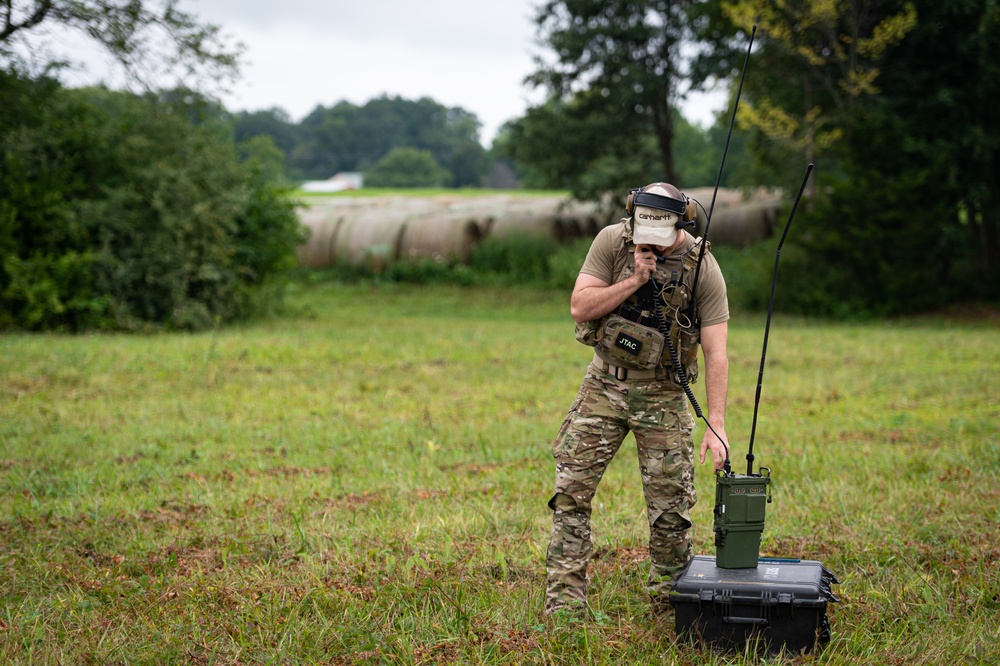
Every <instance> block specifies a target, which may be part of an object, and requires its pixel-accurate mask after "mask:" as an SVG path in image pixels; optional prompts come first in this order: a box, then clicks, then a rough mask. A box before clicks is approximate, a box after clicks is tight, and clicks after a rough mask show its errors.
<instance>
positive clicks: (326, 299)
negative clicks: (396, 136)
mask: <svg viewBox="0 0 1000 666" xmlns="http://www.w3.org/2000/svg"><path fill="white" fill-rule="evenodd" d="M566 300H567V296H566V294H565V293H555V292H545V291H536V290H527V289H524V290H517V289H487V288H475V289H463V288H458V287H438V286H436V287H432V288H426V287H425V288H420V287H414V286H398V285H391V284H390V285H381V286H372V285H370V284H369V285H353V286H344V285H338V284H332V283H325V284H324V283H320V284H314V285H311V286H309V287H304V286H299V287H297V288H296V290H295V291H294V292H293V294H292V298H291V314H289V315H287V316H286V317H284V318H281V319H273V320H268V321H264V322H259V323H255V324H253V325H247V326H245V327H242V328H231V329H226V330H222V331H218V332H215V333H205V334H172V335H167V334H163V335H153V336H147V337H141V336H124V335H103V336H79V337H70V336H57V335H34V336H28V335H6V336H4V337H2V338H0V344H2V345H3V354H2V357H0V370H2V372H0V401H2V402H0V662H2V663H8V662H9V663H15V664H56V663H59V664H77V663H94V664H108V663H191V664H202V663H212V664H236V663H240V664H246V663H251V664H257V663H278V664H286V663H330V664H362V663H363V664H367V663H372V664H375V663H406V664H408V663H495V664H500V663H504V664H508V663H509V664H517V663H532V664H534V663H543V664H544V663H549V664H581V663H608V664H624V663H658V664H659V663H683V664H702V663H705V664H723V663H754V662H755V660H754V659H753V658H751V657H741V656H735V657H734V656H732V655H721V654H716V653H713V652H712V651H709V650H705V649H702V648H692V647H689V646H686V645H683V644H680V645H679V644H677V643H676V642H675V639H674V637H673V632H672V630H671V629H672V628H671V627H670V626H665V625H662V624H657V623H656V622H655V621H654V620H652V619H651V618H650V616H649V615H648V612H647V606H646V598H645V596H644V592H643V583H644V580H645V575H646V566H647V564H646V557H645V543H646V537H647V527H646V519H645V516H644V513H643V505H642V496H641V489H640V482H639V475H638V470H637V469H636V463H635V453H634V451H635V447H634V443H633V442H632V440H631V438H629V440H628V441H627V443H626V445H625V446H624V447H623V449H622V451H621V453H620V454H619V457H618V459H616V460H615V462H614V463H613V464H612V466H611V468H610V470H609V472H608V474H607V476H606V478H605V479H604V481H603V483H602V485H601V488H600V491H599V493H598V496H597V498H596V501H595V505H596V508H595V516H594V528H595V532H596V535H597V557H596V559H595V561H594V562H593V567H592V574H593V582H592V596H591V601H592V604H593V607H594V610H595V612H596V615H595V618H594V619H593V620H592V621H590V622H587V623H568V624H559V625H552V624H551V623H547V622H545V621H544V619H543V618H542V616H541V614H540V609H541V605H542V587H543V558H544V550H545V547H546V545H547V541H548V531H549V525H550V514H549V511H548V509H547V508H546V506H545V503H546V501H547V500H548V498H549V496H550V494H551V484H552V478H553V469H552V463H551V459H550V453H549V442H550V440H551V438H552V436H553V435H554V434H555V431H556V430H557V428H558V426H559V423H560V422H561V420H562V418H563V416H564V415H565V410H566V408H567V407H568V406H569V404H570V402H571V401H572V399H573V396H574V395H575V392H576V389H577V387H578V385H579V381H580V379H581V377H582V373H583V369H584V366H585V365H586V362H587V359H588V350H587V349H586V348H584V347H582V346H581V345H579V344H577V343H576V342H575V341H574V340H573V337H572V336H573V334H572V323H571V321H570V320H569V317H568V312H567V305H566ZM998 333H1000V326H998V325H997V323H996V321H992V322H989V321H986V322H979V323H975V322H972V323H970V322H964V323H955V322H951V321H948V320H944V319H938V320H931V319H926V320H910V321H905V322H894V323H879V324H874V323H873V324H863V325H857V324H852V325H839V324H830V323H817V322H811V321H804V320H794V319H788V318H782V317H777V318H776V319H775V321H774V323H773V325H772V329H771V342H770V348H769V350H768V366H767V370H766V373H765V379H764V388H763V398H762V406H761V413H760V419H759V423H758V432H757V442H756V446H755V453H756V455H757V461H758V462H759V463H760V464H763V465H766V466H768V467H770V468H771V469H772V472H773V476H774V484H773V486H774V487H773V494H774V498H775V502H774V504H772V505H770V507H769V517H768V522H767V527H766V529H765V533H764V544H763V549H762V550H763V552H764V553H765V554H770V555H775V556H781V557H800V558H807V559H818V560H820V561H822V562H823V563H824V564H825V565H826V566H827V567H828V568H830V569H831V570H833V571H834V572H835V573H836V574H837V576H838V577H839V578H840V580H841V585H840V586H838V587H837V590H836V591H837V593H838V594H839V595H840V597H841V602H840V603H837V604H831V608H830V615H831V621H832V625H833V640H832V642H831V643H830V645H829V646H828V647H827V648H826V649H825V650H824V651H823V652H821V653H820V654H819V656H818V657H816V658H815V662H816V663H830V664H847V663H851V664H853V663H867V664H950V663H973V664H991V663H997V662H998V661H1000V574H998V564H1000V491H998V489H997V488H998V486H997V483H996V478H997V475H998V473H1000V445H998V438H997V434H998V429H1000V428H998V423H1000V406H998V395H1000V335H998ZM762 334H763V317H761V316H740V317H737V318H736V319H735V320H734V321H733V322H732V325H731V335H730V357H731V361H732V372H731V388H730V408H729V414H728V422H727V431H728V433H729V435H730V436H731V437H732V439H733V443H734V447H735V448H736V450H737V452H738V454H737V455H736V456H735V460H736V463H737V465H736V466H737V469H739V465H740V461H741V460H742V455H743V454H744V453H745V447H746V440H747V437H748V433H749V424H750V418H751V415H752V408H753V396H754V390H755V388H756V381H757V370H758V364H759V356H760V344H761V337H762ZM701 389H702V387H701V385H698V386H697V390H696V393H697V394H698V395H699V396H700V395H702V393H701ZM712 483H713V482H712V477H711V475H710V473H709V471H708V470H707V469H705V468H703V467H699V469H698V471H697V485H698V489H699V492H700V502H699V504H698V505H697V506H696V507H695V521H696V526H695V528H694V535H695V541H696V552H699V553H704V554H712V553H713V552H714V551H713V547H712V543H711V542H712V538H711V502H712V492H713V490H712V488H713V486H712ZM780 661H781V660H780V659H770V660H769V663H777V662H780ZM789 661H790V660H789ZM799 661H803V660H802V659H800V660H799ZM806 661H808V659H807V660H806Z"/></svg>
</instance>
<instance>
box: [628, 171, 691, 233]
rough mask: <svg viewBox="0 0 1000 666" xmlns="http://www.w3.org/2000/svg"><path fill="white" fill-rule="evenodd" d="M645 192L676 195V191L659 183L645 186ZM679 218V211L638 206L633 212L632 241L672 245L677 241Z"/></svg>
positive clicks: (672, 196) (665, 195)
mask: <svg viewBox="0 0 1000 666" xmlns="http://www.w3.org/2000/svg"><path fill="white" fill-rule="evenodd" d="M643 192H648V193H649V194H658V195H660V196H664V197H670V198H675V197H676V194H675V193H673V192H670V191H668V190H667V188H665V187H663V186H662V185H660V184H659V183H657V184H654V185H650V186H648V187H646V188H643ZM679 219H680V216H679V215H678V214H677V213H671V212H669V211H665V210H660V209H659V208H650V207H648V206H636V207H635V211H633V213H632V220H633V227H632V242H633V243H635V244H636V245H660V246H663V247H672V246H673V244H674V243H675V242H676V241H677V221H678V220H679Z"/></svg>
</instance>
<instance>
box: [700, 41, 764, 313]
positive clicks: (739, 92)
mask: <svg viewBox="0 0 1000 666" xmlns="http://www.w3.org/2000/svg"><path fill="white" fill-rule="evenodd" d="M756 34H757V26H756V25H754V26H753V29H752V30H751V31H750V43H749V44H747V56H746V59H745V60H744V61H743V71H741V72H740V85H739V87H738V88H737V89H736V101H735V103H733V116H732V118H730V119H729V134H728V135H727V136H726V145H725V147H724V148H723V149H722V161H721V162H720V163H719V173H718V175H716V177H715V190H714V191H713V192H712V202H711V203H710V204H709V206H708V214H707V215H708V217H707V218H706V219H705V233H704V234H702V242H701V249H700V250H699V251H698V265H697V267H696V268H695V270H694V282H693V283H692V284H691V305H690V306H689V311H690V312H691V313H692V314H693V313H694V308H695V303H697V300H696V296H697V293H698V278H699V276H700V275H701V261H702V259H704V258H705V246H706V245H707V243H706V242H705V241H706V240H708V228H709V227H710V226H712V211H714V210H715V199H716V197H717V196H718V195H719V183H720V182H722V169H723V167H725V166H726V155H728V154H729V141H730V139H732V138H733V125H735V124H736V110H737V109H738V108H739V107H740V95H742V94H743V80H744V79H745V78H746V75H747V65H749V64H750V50H751V49H752V48H753V38H754V35H756ZM703 209H704V207H703ZM692 320H693V318H692Z"/></svg>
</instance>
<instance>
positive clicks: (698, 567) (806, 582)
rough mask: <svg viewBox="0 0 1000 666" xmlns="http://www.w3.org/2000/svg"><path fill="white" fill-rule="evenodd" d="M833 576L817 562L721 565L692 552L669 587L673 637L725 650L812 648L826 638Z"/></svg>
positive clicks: (763, 560) (764, 561) (766, 560)
mask: <svg viewBox="0 0 1000 666" xmlns="http://www.w3.org/2000/svg"><path fill="white" fill-rule="evenodd" d="M837 582H838V581H837V578H836V577H835V576H834V575H833V574H832V573H830V571H828V570H827V569H826V567H824V566H823V565H822V564H820V563H819V562H813V561H811V560H783V559H772V558H765V557H762V558H760V560H759V563H758V565H757V567H756V568H755V569H720V568H719V567H717V566H716V565H715V558H714V557H710V556H707V555H696V556H695V557H694V558H693V559H692V560H691V561H690V562H689V563H688V565H687V567H686V568H685V569H684V570H683V571H682V572H681V574H680V577H679V578H678V580H677V583H676V584H675V585H674V587H673V589H672V590H671V592H670V603H671V605H672V606H673V608H674V614H675V618H676V623H677V624H676V629H677V636H678V637H679V638H682V639H684V638H687V639H692V640H701V641H703V642H705V643H708V644H709V645H712V646H714V647H718V648H721V649H725V650H738V651H741V652H742V651H743V650H744V649H745V646H747V645H748V644H750V645H752V646H756V647H757V648H758V649H759V650H766V651H768V652H771V653H778V652H782V651H785V652H790V653H802V652H811V651H813V650H814V649H815V648H816V647H817V644H818V643H825V642H826V641H828V640H829V637H830V632H829V626H830V625H829V622H828V621H827V616H826V605H827V602H829V601H837V600H838V599H837V597H835V596H834V595H833V592H832V590H831V584H834V583H837Z"/></svg>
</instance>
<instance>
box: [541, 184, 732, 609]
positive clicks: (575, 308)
mask: <svg viewBox="0 0 1000 666" xmlns="http://www.w3.org/2000/svg"><path fill="white" fill-rule="evenodd" d="M626 211H627V213H628V214H629V217H626V218H623V219H622V220H621V222H620V223H619V224H616V225H611V226H608V227H606V228H604V229H602V230H601V232H600V233H599V234H598V235H597V237H596V238H595V239H594V242H593V244H592V245H591V247H590V251H589V252H588V254H587V259H586V261H585V262H584V264H583V268H582V269H581V270H580V274H579V276H578V277H577V280H576V285H575V286H574V288H573V295H572V297H571V300H570V311H571V314H572V316H573V319H574V321H575V322H576V324H577V339H578V340H580V341H581V342H583V343H584V344H588V345H590V346H594V347H595V354H594V359H593V361H592V362H591V364H590V366H589V367H588V368H587V373H586V375H585V376H584V379H583V384H582V386H581V387H580V392H579V394H578V395H577V397H576V400H575V401H574V402H573V405H572V406H571V407H570V410H569V413H568V415H567V416H566V419H565V420H564V421H563V424H562V427H561V428H560V430H559V434H558V435H557V436H556V438H555V441H554V442H553V444H552V454H553V457H554V458H555V461H556V483H555V495H554V496H553V497H552V499H551V500H549V508H550V509H552V512H553V513H552V537H551V540H550V542H549V547H548V552H547V554H546V558H545V568H546V574H547V584H546V592H545V612H546V613H548V614H553V613H556V612H557V611H564V612H572V613H582V612H585V611H586V608H587V583H588V576H587V565H588V562H589V561H590V558H591V555H592V552H593V539H592V536H591V530H590V513H591V501H592V500H593V497H594V494H595V493H596V491H597V485H598V483H599V482H600V480H601V477H602V475H603V474H604V471H605V470H606V469H607V466H608V463H610V462H611V459H612V458H613V457H614V455H615V453H616V452H617V451H618V448H619V446H620V445H621V443H622V440H623V439H624V438H625V435H626V434H627V433H628V432H629V431H631V432H633V433H634V435H635V440H636V445H637V448H638V454H639V469H640V473H641V476H642V485H643V492H644V495H645V500H646V514H647V518H648V520H649V532H650V536H649V556H650V572H649V579H648V587H647V589H648V591H649V594H650V600H651V604H652V609H653V611H654V613H660V612H662V611H665V610H667V609H668V608H669V605H668V601H667V600H668V593H669V591H670V587H671V586H672V585H673V582H674V580H675V577H676V575H677V574H678V572H679V571H680V570H681V569H682V568H683V566H684V565H685V564H686V563H687V562H688V560H690V559H691V556H692V546H691V536H690V534H689V530H690V528H691V514H690V511H691V507H692V506H694V503H695V499H696V496H695V488H694V479H693V476H694V442H693V436H692V430H693V427H694V418H693V417H692V416H691V414H690V413H689V411H688V405H687V399H686V397H685V391H684V388H683V384H684V378H685V376H686V379H687V380H688V381H689V382H693V381H695V379H696V378H697V376H698V362H697V359H698V346H699V344H700V346H701V348H702V353H703V355H704V358H705V384H706V395H707V400H708V405H707V407H708V414H707V418H708V421H709V424H710V425H711V426H712V427H711V428H710V429H707V431H706V433H705V435H704V437H703V438H702V441H701V450H700V460H701V462H702V463H704V462H705V458H706V453H707V452H708V451H711V452H712V460H713V462H714V465H715V469H716V470H718V469H721V468H722V465H723V462H724V461H725V459H726V457H727V447H728V443H727V442H728V439H727V437H726V434H725V413H726V392H727V387H728V383H729V360H728V356H727V353H726V341H727V335H728V320H729V304H728V301H727V298H726V284H725V281H724V280H723V277H722V272H721V271H720V269H719V265H718V263H717V262H716V260H715V258H714V257H713V256H712V254H711V253H710V252H707V251H706V252H702V251H701V243H703V242H705V241H703V240H701V239H695V238H693V237H692V236H691V235H690V234H688V233H687V232H686V231H684V230H683V227H686V226H691V225H693V224H694V218H695V215H696V211H695V203H694V201H691V200H689V199H688V198H687V197H686V196H685V195H684V194H682V193H681V192H680V190H678V189H677V188H676V187H674V186H673V185H670V184H668V183H653V184H651V185H647V186H646V187H644V188H642V189H641V190H633V191H632V192H631V193H630V194H629V197H628V202H627V204H626ZM706 250H707V246H706ZM699 257H701V262H702V263H701V266H700V267H698V261H699ZM696 275H698V278H697V285H695V276H696ZM664 333H666V335H665V334H664ZM674 359H676V362H675V361H674Z"/></svg>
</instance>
